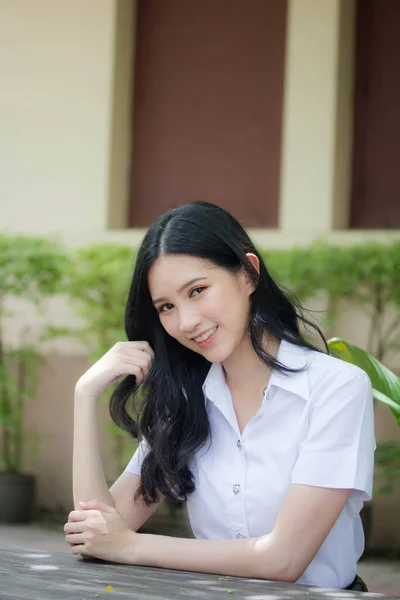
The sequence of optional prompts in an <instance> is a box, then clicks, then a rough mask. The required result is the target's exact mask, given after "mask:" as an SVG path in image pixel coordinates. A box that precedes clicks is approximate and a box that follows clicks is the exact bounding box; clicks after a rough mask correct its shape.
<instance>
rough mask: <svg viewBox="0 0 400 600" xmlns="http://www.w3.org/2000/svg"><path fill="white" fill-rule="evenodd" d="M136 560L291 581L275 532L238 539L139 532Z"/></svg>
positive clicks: (142, 563) (140, 563) (145, 564)
mask: <svg viewBox="0 0 400 600" xmlns="http://www.w3.org/2000/svg"><path fill="white" fill-rule="evenodd" d="M139 538H140V539H138V543H137V545H136V548H135V550H134V551H133V554H134V558H133V554H132V562H134V564H138V565H143V566H153V567H161V568H165V569H178V570H182V571H197V572H201V573H216V574H221V575H232V576H237V577H251V578H260V579H272V580H277V581H288V580H289V581H290V580H292V578H291V577H290V576H289V575H288V571H287V566H286V564H285V560H284V558H283V557H282V556H280V554H281V553H279V552H277V551H276V548H275V547H274V543H273V538H272V535H266V536H262V537H258V538H246V539H235V540H196V539H181V538H173V537H166V536H161V535H150V534H139Z"/></svg>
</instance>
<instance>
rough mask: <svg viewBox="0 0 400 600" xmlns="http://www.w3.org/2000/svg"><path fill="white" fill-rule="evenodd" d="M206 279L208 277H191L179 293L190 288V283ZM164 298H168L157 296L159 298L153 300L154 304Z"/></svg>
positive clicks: (162, 300)
mask: <svg viewBox="0 0 400 600" xmlns="http://www.w3.org/2000/svg"><path fill="white" fill-rule="evenodd" d="M204 279H207V277H195V278H194V279H191V280H190V281H188V282H187V283H184V284H183V285H182V286H181V287H180V288H179V290H178V294H181V293H182V292H183V290H185V289H186V288H188V287H189V286H190V285H193V283H196V282H197V281H204ZM164 300H166V298H157V300H153V304H158V303H159V302H164Z"/></svg>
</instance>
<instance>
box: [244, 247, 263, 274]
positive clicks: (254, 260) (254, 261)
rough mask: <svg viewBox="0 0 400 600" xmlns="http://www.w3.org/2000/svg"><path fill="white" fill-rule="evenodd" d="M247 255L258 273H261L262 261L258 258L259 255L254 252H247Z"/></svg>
mask: <svg viewBox="0 0 400 600" xmlns="http://www.w3.org/2000/svg"><path fill="white" fill-rule="evenodd" d="M246 256H247V258H248V259H249V261H250V262H251V264H252V265H253V267H254V268H255V270H256V271H257V273H258V274H260V261H259V259H258V256H256V255H255V254H252V253H251V252H247V254H246Z"/></svg>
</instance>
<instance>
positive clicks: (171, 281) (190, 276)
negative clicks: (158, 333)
mask: <svg viewBox="0 0 400 600" xmlns="http://www.w3.org/2000/svg"><path fill="white" fill-rule="evenodd" d="M148 282H149V290H150V294H151V297H152V300H153V303H154V306H155V309H156V310H157V312H158V314H159V318H160V322H161V324H162V326H163V327H164V329H165V330H166V331H167V333H169V335H170V336H172V337H173V338H175V339H176V340H177V341H178V342H179V343H181V344H182V345H183V346H186V347H187V348H189V349H190V350H193V351H194V352H198V353H199V354H202V355H203V356H204V357H205V358H206V359H207V360H209V361H210V362H223V361H225V360H226V359H227V358H229V357H230V356H231V355H232V354H233V353H234V352H235V351H236V350H237V349H238V348H239V347H240V345H241V344H242V343H243V341H244V339H245V338H247V335H248V315H249V308H250V299H249V297H250V294H251V293H252V292H253V291H254V286H253V284H252V283H251V281H250V279H249V277H248V275H247V273H246V272H245V271H244V269H243V270H242V271H241V272H240V273H238V274H232V273H231V272H229V271H227V270H226V269H223V268H221V267H217V266H215V265H214V264H212V263H209V262H205V261H203V260H201V259H198V258H196V257H193V256H187V255H182V254H181V255H169V256H163V257H160V258H158V259H157V260H156V262H155V263H154V264H153V266H152V267H151V269H150V272H149V278H148Z"/></svg>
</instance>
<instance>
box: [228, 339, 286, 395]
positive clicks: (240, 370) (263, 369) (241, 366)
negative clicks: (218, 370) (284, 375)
mask: <svg viewBox="0 0 400 600" xmlns="http://www.w3.org/2000/svg"><path fill="white" fill-rule="evenodd" d="M263 347H264V349H265V350H266V352H268V353H269V354H271V355H272V356H273V357H274V358H276V356H277V354H278V350H279V340H275V339H270V338H266V339H265V342H264V343H263ZM222 366H223V368H224V372H225V379H226V383H227V384H228V387H229V388H230V389H231V390H232V389H234V390H241V389H243V388H249V386H250V387H257V388H258V387H260V388H261V389H264V388H265V387H266V386H267V384H268V381H269V378H270V375H271V370H270V369H269V368H268V367H267V366H266V365H265V364H264V363H263V362H262V361H261V360H260V359H259V358H258V356H257V354H256V353H255V351H254V349H253V346H252V345H251V342H250V337H249V335H248V334H247V335H246V336H245V338H243V341H242V343H241V345H240V346H239V348H237V350H236V351H235V352H234V353H233V354H231V356H229V357H228V358H227V359H226V360H225V361H224V362H223V363H222Z"/></svg>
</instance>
